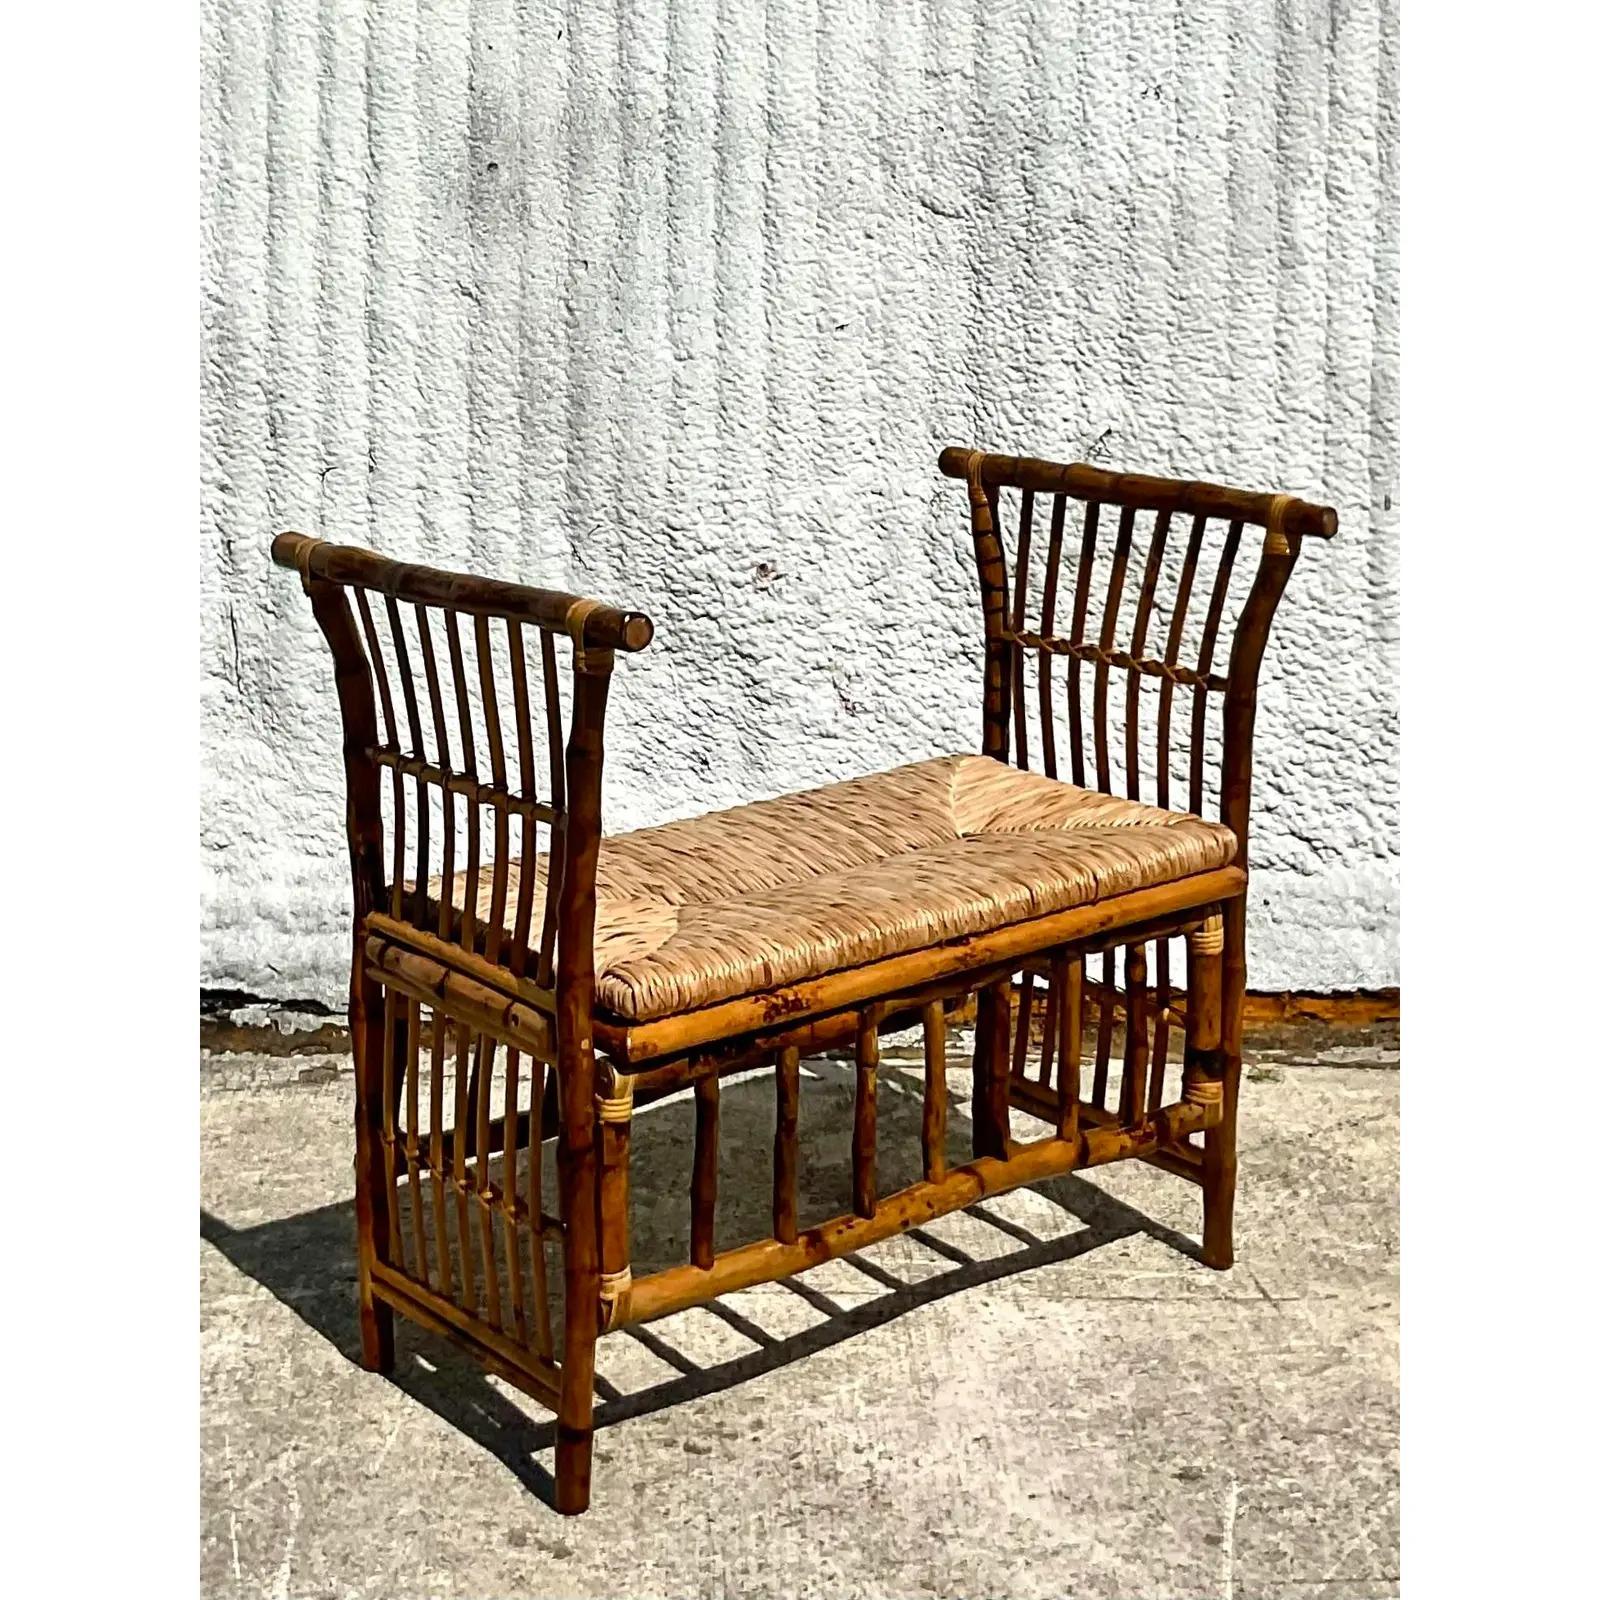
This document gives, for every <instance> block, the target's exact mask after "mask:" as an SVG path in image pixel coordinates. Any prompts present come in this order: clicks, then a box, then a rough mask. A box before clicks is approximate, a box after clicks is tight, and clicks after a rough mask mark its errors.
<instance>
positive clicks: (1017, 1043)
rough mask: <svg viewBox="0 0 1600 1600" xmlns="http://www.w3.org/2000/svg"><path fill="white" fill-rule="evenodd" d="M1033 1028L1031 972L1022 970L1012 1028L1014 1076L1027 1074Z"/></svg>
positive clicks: (1021, 1076)
mask: <svg viewBox="0 0 1600 1600" xmlns="http://www.w3.org/2000/svg"><path fill="white" fill-rule="evenodd" d="M1032 1028H1033V974H1032V973H1031V972H1024V973H1023V974H1022V981H1021V982H1020V983H1019V984H1018V985H1017V1015H1016V1023H1015V1026H1014V1027H1013V1028H1012V1030H1011V1031H1012V1040H1011V1071H1012V1074H1013V1075H1014V1076H1015V1077H1018V1078H1023V1077H1026V1076H1027V1068H1028V1045H1029V1043H1030V1038H1029V1035H1030V1033H1031V1031H1032Z"/></svg>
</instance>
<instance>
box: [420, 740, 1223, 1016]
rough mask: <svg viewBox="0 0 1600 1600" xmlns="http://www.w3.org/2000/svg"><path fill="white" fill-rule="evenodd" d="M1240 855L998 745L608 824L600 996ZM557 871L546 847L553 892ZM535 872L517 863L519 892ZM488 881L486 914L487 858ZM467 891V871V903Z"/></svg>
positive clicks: (1054, 907)
mask: <svg viewBox="0 0 1600 1600" xmlns="http://www.w3.org/2000/svg"><path fill="white" fill-rule="evenodd" d="M1233 855H1234V837H1233V835H1232V834H1231V833H1230V832H1229V831H1228V829H1226V828H1224V827H1222V826H1220V825H1219V824H1217V823H1212V822H1204V821H1202V820H1201V819H1200V818H1198V817H1193V816H1189V815H1187V814H1186V813H1181V812H1172V811H1162V810H1158V809H1157V808H1156V807H1154V806H1146V805H1140V804H1138V803H1137V802H1134V801H1130V800H1123V799H1118V798H1116V797H1114V796H1111V795H1105V794H1100V793H1097V792H1095V791H1093V790H1086V789H1080V788H1077V787H1075V786H1074V785H1072V784H1069V783H1060V782H1057V781H1056V780H1055V779H1052V778H1045V777H1042V776H1040V775H1039V774H1037V773H1030V772H1021V771H1018V770H1017V769H1016V768H1015V767H1010V766H1004V765H1002V764H1001V763H1000V762H998V761H993V760H990V759H989V758H988V757H985V756H942V757H938V758H936V759H934V760H932V761H921V762H916V763H914V764H913V765H910V766H905V767H897V768H894V769H893V770H891V771H888V772H881V773H874V774H873V775H871V776H869V777H865V778H852V779H850V780H848V781H846V782H844V783H834V784H829V785H827V786H826V787H824V788H820V789H811V790H807V791H805V792H803V793H800V794H792V795H784V796H781V797H780V798H778V799H775V800H761V801H757V802H755V803H754V804H751V805H742V806H735V807H733V808H732V809H730V810H727V811H714V812H710V813H708V814H706V815H705V816H700V817H691V818H686V819H685V820H683V821H680V822H669V823H665V824H663V825H662V826H660V827H656V828H643V829H640V830H639V831H638V832H635V833H624V834H618V835H615V836H613V837H611V838H608V839H604V840H602V841H601V845H600V861H599V868H598V873H597V882H596V913H595V971H596V974H597V986H596V998H597V1001H598V1003H599V1004H600V1006H601V1007H602V1008H603V1009H605V1010H606V1011H608V1012H610V1013H611V1014H613V1015H614V1016H616V1017H619V1018H621V1019H623V1020H625V1021H629V1022H646V1021H650V1020H652V1019H654V1018H658V1017H664V1016H671V1015H674V1014H675V1013H677V1012H680V1011H688V1010H693V1009H695V1008H696V1007H699V1006H706V1005H712V1004H715V1003H716V1002H718V1001H723V1000H731V999H735V998H737V997H739V996H741V995H747V994H755V993H759V992H760V991H762V990H765V989H771V988H775V987H777V986H779V985H781V984H787V983H794V982H798V981H800V980H802V979H806V978H814V977H819V976H821V975H822V974H824V973H828V972H837V971H841V970H844V969H845V968H849V967H856V966H862V965H864V964H865V963H867V962H871V961H877V960H881V959H883V958H884V957H886V956H892V955H901V954H904V953H906V952H908V951H913V950H921V949H925V948H926V947H928V946H930V945H936V944H942V943H944V942H946V941H947V940H951V939H957V938H961V937H963V936H964V935H967V934H975V933H985V932H988V931H990V930H992V929H995V928H1002V927H1006V926H1008V925H1010V924H1012V923H1017V922H1025V921H1027V920H1028V919H1029V918H1032V917H1039V916H1044V915H1046V914H1048V913H1051V912H1055V911H1064V910H1068V909H1070V908H1071V907H1074V906H1081V905H1087V904H1090V903H1092V902H1094V901H1096V900H1104V899H1108V898H1110V897H1111V896H1114V895H1120V894H1127V893H1129V892H1130V891H1132V890H1135V889H1144V888H1149V887H1152V886H1153V885H1156V884H1161V883H1170V882H1172V881H1174V880H1176V879H1179V878H1185V877H1189V876H1191V875H1192V874H1194V873H1198V872H1208V871H1211V870H1213V869H1215V868H1218V867H1224V866H1226V865H1227V864H1228V863H1229V862H1230V861H1231V860H1232V859H1233ZM544 869H545V861H544V858H543V857H542V856H541V857H540V858H539V860H538V862H537V864H536V868H535V870H536V873H537V874H538V879H539V880H540V881H539V884H538V893H539V894H540V895H542V894H543V883H542V880H543V877H544ZM517 878H518V868H517V866H516V865H513V866H512V867H511V868H510V892H509V893H508V895H507V904H508V906H514V905H515V903H516V899H517V893H516V891H517ZM481 883H482V890H481V893H480V897H479V906H478V915H479V918H480V919H481V920H482V919H487V917H488V916H489V914H490V912H489V887H488V884H489V875H488V873H487V872H485V873H484V874H483V877H482V879H481ZM434 887H435V892H437V889H438V885H437V883H435V885H434ZM464 893H465V891H464V887H463V886H462V885H461V883H460V880H459V879H458V880H457V889H456V899H457V902H458V903H459V902H460V900H461V898H462V897H463V895H464ZM508 920H509V919H508Z"/></svg>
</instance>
